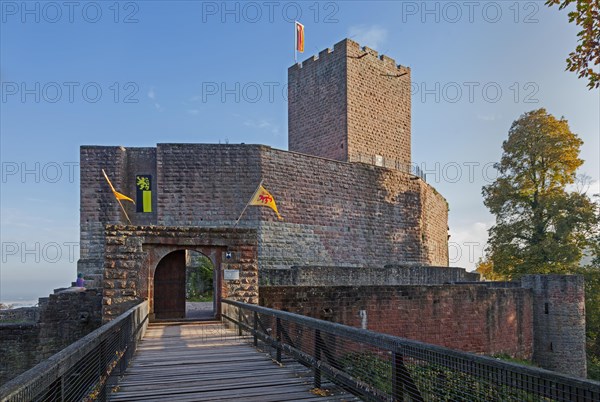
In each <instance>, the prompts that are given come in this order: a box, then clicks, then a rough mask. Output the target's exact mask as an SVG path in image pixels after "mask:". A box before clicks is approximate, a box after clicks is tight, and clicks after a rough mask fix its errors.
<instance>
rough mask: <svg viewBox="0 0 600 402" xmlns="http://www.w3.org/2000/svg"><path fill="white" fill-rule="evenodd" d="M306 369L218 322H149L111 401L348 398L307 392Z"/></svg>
mask: <svg viewBox="0 0 600 402" xmlns="http://www.w3.org/2000/svg"><path fill="white" fill-rule="evenodd" d="M311 383H312V378H310V372H309V371H308V370H307V369H306V368H304V367H303V366H301V365H299V364H295V363H293V362H290V364H287V363H286V364H283V366H280V365H278V364H277V363H275V362H273V361H272V360H271V358H270V357H269V356H267V355H265V354H263V353H260V352H258V351H257V350H255V349H254V348H252V347H251V346H250V345H249V344H248V343H247V342H246V341H245V340H243V339H241V338H239V337H237V336H236V333H235V332H233V331H231V330H227V329H225V327H224V326H223V325H222V324H221V323H210V324H209V323H193V324H181V325H157V324H152V325H150V327H149V328H148V331H147V332H146V335H145V337H144V339H143V340H142V342H141V343H140V346H139V348H138V350H137V352H136V355H135V356H134V358H133V360H132V362H131V364H130V366H129V368H128V369H127V372H126V373H125V376H124V377H123V379H122V380H121V381H120V382H119V384H118V386H117V387H115V388H113V390H112V393H111V394H110V395H109V398H108V400H109V401H165V400H168V401H234V400H235V401H260V402H268V401H309V400H313V401H316V400H319V401H349V400H356V399H355V398H354V397H352V396H351V395H348V394H344V393H341V392H340V391H339V389H338V390H336V389H335V388H334V387H332V388H330V389H328V390H326V391H327V392H326V393H327V394H328V395H327V396H319V395H316V393H313V392H311V388H312V384H311Z"/></svg>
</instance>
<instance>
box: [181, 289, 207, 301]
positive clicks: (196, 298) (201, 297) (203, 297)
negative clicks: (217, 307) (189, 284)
mask: <svg viewBox="0 0 600 402" xmlns="http://www.w3.org/2000/svg"><path fill="white" fill-rule="evenodd" d="M186 301H188V302H211V301H213V292H212V291H210V292H206V293H204V294H200V295H194V296H192V297H188V298H187V299H186Z"/></svg>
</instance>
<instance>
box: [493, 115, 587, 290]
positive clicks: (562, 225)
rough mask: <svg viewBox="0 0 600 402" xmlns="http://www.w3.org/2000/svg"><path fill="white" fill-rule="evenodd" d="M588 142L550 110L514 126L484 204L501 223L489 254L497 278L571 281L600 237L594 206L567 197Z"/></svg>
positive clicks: (578, 194)
mask: <svg viewBox="0 0 600 402" xmlns="http://www.w3.org/2000/svg"><path fill="white" fill-rule="evenodd" d="M582 144H583V141H582V140H581V139H580V138H579V137H578V136H577V135H576V134H574V133H572V132H571V130H570V129H569V125H568V123H567V121H566V120H564V119H562V118H561V119H556V118H555V117H554V116H552V115H550V114H548V113H547V112H546V110H545V109H539V110H534V111H532V112H528V113H525V114H524V115H522V116H521V117H520V118H519V119H518V120H516V121H515V122H513V124H512V126H511V128H510V130H509V133H508V139H507V140H506V141H504V143H503V144H502V149H503V155H502V159H501V161H500V163H497V164H495V167H496V169H498V172H499V176H498V178H497V179H496V181H495V182H493V183H492V184H490V185H488V186H485V187H483V196H484V203H485V205H486V206H487V207H488V208H489V210H490V211H491V212H492V214H494V215H495V216H496V224H495V225H494V226H493V227H492V228H491V229H490V231H489V235H490V238H489V241H488V252H489V258H490V262H491V263H492V264H493V270H494V272H495V273H496V274H498V275H502V276H505V277H507V278H514V277H519V276H521V275H523V274H534V273H541V274H544V273H568V272H574V270H575V269H576V268H577V267H578V265H579V262H580V260H581V257H582V252H583V250H584V249H585V248H586V247H588V246H589V245H590V243H591V239H592V236H593V235H594V233H595V231H597V217H596V205H595V204H594V203H593V202H592V201H591V200H590V198H589V197H588V196H587V195H586V194H585V193H581V192H573V191H568V190H567V188H568V186H569V185H571V184H573V183H574V182H575V178H576V171H577V169H578V168H579V167H580V166H581V165H582V164H583V160H582V159H580V158H579V148H580V146H581V145H582Z"/></svg>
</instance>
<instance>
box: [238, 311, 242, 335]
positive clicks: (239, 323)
mask: <svg viewBox="0 0 600 402" xmlns="http://www.w3.org/2000/svg"><path fill="white" fill-rule="evenodd" d="M238 336H242V308H241V307H238Z"/></svg>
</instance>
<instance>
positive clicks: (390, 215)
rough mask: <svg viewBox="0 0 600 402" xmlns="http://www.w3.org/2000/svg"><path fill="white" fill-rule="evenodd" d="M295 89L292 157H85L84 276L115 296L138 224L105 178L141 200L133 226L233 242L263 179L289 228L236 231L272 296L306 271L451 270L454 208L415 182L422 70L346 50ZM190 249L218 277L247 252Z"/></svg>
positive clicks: (312, 65) (314, 67)
mask: <svg viewBox="0 0 600 402" xmlns="http://www.w3.org/2000/svg"><path fill="white" fill-rule="evenodd" d="M288 81H289V101H288V118H289V151H283V150H278V149H273V148H271V147H268V146H264V145H243V144H241V145H215V144H158V145H157V146H156V147H152V148H137V147H136V148H125V147H120V146H113V147H107V146H82V147H81V259H80V261H79V265H78V268H79V271H80V272H83V273H84V274H85V276H86V278H87V279H88V280H94V281H96V282H97V283H98V284H99V285H100V284H102V283H104V285H102V286H104V287H105V291H108V292H109V293H112V292H115V290H114V288H115V284H114V283H109V284H106V283H105V281H106V280H107V279H109V280H112V279H115V278H108V277H107V272H105V268H106V263H105V262H106V261H108V260H107V259H111V258H113V257H111V256H109V255H107V253H108V252H109V250H111V247H112V246H111V245H110V244H108V243H106V242H107V240H109V238H111V239H112V237H111V236H110V235H107V233H106V231H105V225H107V224H126V223H127V221H126V218H125V215H124V214H123V212H122V211H121V209H120V206H119V204H118V203H116V202H115V200H114V197H113V194H112V193H111V191H110V188H109V187H108V185H107V183H106V181H105V179H104V177H103V175H102V169H104V170H105V171H106V173H107V174H108V176H109V177H110V178H111V180H112V182H113V184H114V186H115V187H116V188H117V189H118V190H119V191H121V192H123V193H125V194H128V195H130V196H133V195H135V197H136V201H137V202H136V205H135V206H134V205H133V204H130V203H124V207H125V209H126V211H127V214H128V215H129V217H130V219H131V222H132V224H133V225H134V226H149V227H152V226H159V227H163V229H162V231H163V234H164V233H166V232H165V231H167V229H166V228H169V227H170V228H173V232H174V233H179V232H180V231H181V230H182V229H183V228H220V230H223V231H224V233H225V232H227V229H232V228H233V227H234V225H235V222H236V219H237V218H238V216H239V215H240V212H241V211H242V210H243V208H244V206H245V204H246V202H248V200H249V199H250V197H251V196H252V194H253V193H254V191H255V189H256V187H257V185H258V183H259V182H260V181H261V180H262V181H263V184H264V186H265V187H266V188H267V189H268V190H269V191H270V192H271V194H273V196H274V197H275V199H276V202H277V205H278V208H279V211H280V213H281V215H282V216H283V218H284V219H283V220H278V219H277V217H276V216H275V214H273V211H272V210H270V209H268V208H249V209H248V210H247V211H246V213H245V215H244V217H243V218H242V220H241V221H240V222H239V224H238V225H237V226H236V228H237V229H251V230H252V231H254V232H255V234H256V243H257V248H256V252H257V264H258V277H259V280H260V283H261V284H269V283H271V281H272V280H273V278H279V277H281V275H280V274H281V272H282V271H281V270H289V269H290V267H292V266H301V265H320V266H338V267H339V266H341V267H374V268H377V267H379V268H383V267H384V266H386V265H389V264H415V265H429V266H447V265H448V206H447V203H446V200H445V199H444V198H443V197H442V196H441V195H440V194H439V193H438V192H437V191H436V190H435V189H434V188H433V187H432V186H430V185H429V184H427V183H426V182H425V181H424V180H423V179H422V178H421V177H419V176H418V175H416V174H414V173H415V172H413V171H412V170H411V153H410V139H411V123H410V119H411V98H410V69H409V68H407V67H402V66H398V65H396V63H395V62H394V60H392V59H390V58H389V57H386V56H379V55H378V54H377V52H376V51H374V50H372V49H369V48H366V47H365V48H361V47H360V46H359V45H358V44H357V43H356V42H353V41H351V40H348V39H346V40H343V41H341V42H339V43H337V44H336V45H335V46H334V48H333V50H331V49H327V50H324V51H322V52H321V53H319V56H318V57H313V58H309V59H308V60H306V61H304V62H303V63H298V64H296V65H294V66H292V67H290V68H289V70H288ZM122 230H124V231H127V230H132V229H127V228H122ZM231 233H233V236H234V237H235V231H233V232H231ZM107 236H108V237H107ZM140 236H141V237H144V236H142V235H141V234H140ZM159 237H160V236H159ZM161 238H162V239H163V240H164V238H165V237H164V236H163V237H161ZM113 240H114V239H113ZM113 240H111V241H113ZM163 240H161V241H163ZM124 241H127V240H124ZM130 241H131V242H134V243H135V241H134V240H130ZM105 243H106V245H105ZM189 244H190V248H188V249H192V250H194V249H195V248H194V247H196V249H197V247H200V246H202V247H204V249H205V250H209V251H208V253H209V254H210V253H212V260H213V262H214V263H215V264H219V265H220V264H221V263H222V253H223V252H226V251H227V248H228V247H233V246H234V244H227V242H217V243H215V244H208V243H206V242H203V243H202V244H194V242H193V241H190V242H189ZM140 247H142V246H140ZM147 247H148V246H146V248H147ZM249 247H252V244H249ZM111 252H112V251H111ZM217 255H218V258H217V257H216V256H217ZM140 258H142V257H140ZM143 258H148V257H143ZM173 258H174V257H173ZM173 261H175V260H173ZM153 263H154V264H158V261H154V262H153ZM109 268H110V267H109ZM144 269H146V270H147V269H148V268H144ZM219 270H222V267H217V271H219ZM155 272H156V267H152V268H151V269H150V270H149V271H146V274H142V273H140V274H139V275H138V278H137V279H135V280H134V282H135V281H137V283H135V284H134V286H135V289H133V288H131V286H130V285H131V284H125V286H126V287H127V288H128V294H127V295H121V296H123V297H124V298H120V299H119V300H120V301H122V302H124V301H130V302H134V301H135V300H139V299H140V298H151V297H152V293H153V291H154V292H156V288H154V290H153V291H152V284H153V283H154V278H153V275H154V273H155ZM112 275H116V276H119V275H121V276H123V275H125V274H123V273H118V272H117V273H113V274H112ZM219 275H221V274H219ZM220 278H222V276H219V278H217V279H219V280H220ZM117 279H118V278H117ZM171 279H172V280H177V279H176V278H171ZM166 280H170V279H169V278H167V279H166ZM149 284H150V285H149ZM106 286H111V287H112V288H107V287H106ZM119 286H123V283H117V284H116V288H119ZM248 297H250V296H248Z"/></svg>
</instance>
